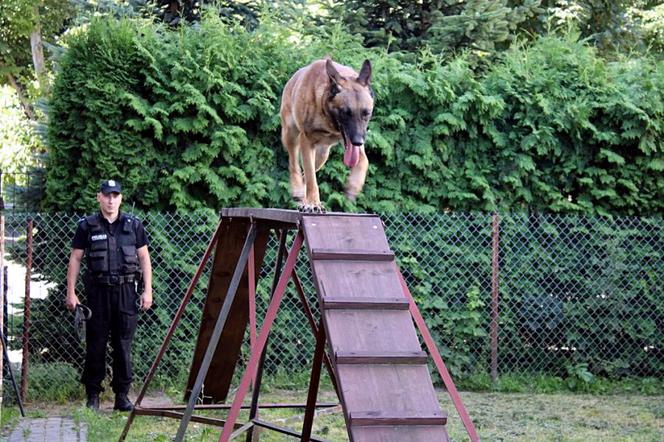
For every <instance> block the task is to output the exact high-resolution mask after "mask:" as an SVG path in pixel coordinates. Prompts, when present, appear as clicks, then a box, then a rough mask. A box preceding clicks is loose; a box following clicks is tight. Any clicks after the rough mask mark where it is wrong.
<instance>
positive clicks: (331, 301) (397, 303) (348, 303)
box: [323, 296, 410, 310]
mask: <svg viewBox="0 0 664 442" xmlns="http://www.w3.org/2000/svg"><path fill="white" fill-rule="evenodd" d="M409 307H410V305H409V303H408V299H406V298H376V297H371V298H368V297H358V298H355V297H336V296H335V297H334V298H328V297H325V298H323V310H330V309H357V310H408V308H409Z"/></svg>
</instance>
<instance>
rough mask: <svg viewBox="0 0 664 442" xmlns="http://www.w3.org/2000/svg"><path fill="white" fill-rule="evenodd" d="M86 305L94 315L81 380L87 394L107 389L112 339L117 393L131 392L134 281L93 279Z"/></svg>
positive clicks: (135, 315)
mask: <svg viewBox="0 0 664 442" xmlns="http://www.w3.org/2000/svg"><path fill="white" fill-rule="evenodd" d="M86 299H87V305H88V307H90V310H91V311H92V317H91V318H90V319H89V320H88V321H87V322H86V331H85V344H86V354H85V365H84V367H83V375H82V377H81V382H82V383H83V384H84V385H85V390H86V393H87V394H88V395H90V394H98V393H100V392H102V391H103V390H104V389H103V387H102V382H103V380H104V377H105V375H106V347H107V346H108V339H109V337H110V340H111V349H112V351H111V357H112V361H113V363H112V365H111V366H112V368H113V377H112V381H111V387H112V389H113V392H114V393H115V394H118V393H128V392H129V387H130V386H131V382H132V380H133V372H132V366H131V344H132V341H133V339H134V333H135V332H136V322H137V318H138V306H137V305H136V299H137V296H136V285H135V283H133V282H131V283H121V284H115V285H107V284H98V283H94V282H93V283H90V284H87V287H86Z"/></svg>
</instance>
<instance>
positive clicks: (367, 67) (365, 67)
mask: <svg viewBox="0 0 664 442" xmlns="http://www.w3.org/2000/svg"><path fill="white" fill-rule="evenodd" d="M357 82H358V83H360V84H361V85H362V86H369V84H370V83H371V63H370V62H369V60H364V63H362V69H360V75H358V76H357Z"/></svg>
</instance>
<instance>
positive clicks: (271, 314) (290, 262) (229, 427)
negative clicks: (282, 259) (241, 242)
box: [219, 231, 304, 442]
mask: <svg viewBox="0 0 664 442" xmlns="http://www.w3.org/2000/svg"><path fill="white" fill-rule="evenodd" d="M303 242H304V236H303V234H302V232H301V231H300V232H298V234H297V236H296V237H295V241H294V242H293V246H292V247H291V250H290V253H289V254H288V259H287V260H286V265H285V266H284V270H283V272H282V273H281V276H280V277H279V283H278V284H277V287H276V289H275V290H274V296H273V297H272V301H271V302H270V306H269V308H268V310H267V314H266V315H265V319H264V320H263V327H262V328H261V332H260V335H259V337H258V342H257V343H256V351H253V352H252V353H251V357H250V358H249V363H248V364H247V368H246V370H245V372H244V375H243V376H242V380H241V381H240V386H239V387H238V390H237V393H236V394H235V399H234V400H233V404H232V406H231V409H230V411H229V413H228V416H227V417H226V424H224V429H223V431H222V433H221V436H220V437H219V441H220V442H227V441H228V440H229V439H230V437H231V434H232V432H233V426H234V425H235V421H236V420H237V417H238V415H239V414H240V407H241V406H242V402H243V401H244V397H245V396H246V394H247V390H248V389H249V383H250V382H251V380H252V379H253V378H254V375H255V373H256V370H257V368H258V362H259V359H260V357H261V353H262V352H263V349H264V348H265V344H266V343H267V337H268V335H269V333H270V329H271V328H272V324H273V323H274V320H275V319H276V317H277V312H278V311H279V306H280V304H281V300H282V299H283V297H284V294H285V292H286V284H288V280H289V279H290V276H291V273H292V271H293V268H294V267H295V262H296V260H297V256H298V254H299V252H300V249H301V248H302V243H303Z"/></svg>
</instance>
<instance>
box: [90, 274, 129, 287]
mask: <svg viewBox="0 0 664 442" xmlns="http://www.w3.org/2000/svg"><path fill="white" fill-rule="evenodd" d="M92 280H93V281H94V282H95V283H97V284H107V285H118V284H123V283H129V282H135V281H136V280H137V278H136V276H135V275H99V276H93V277H92Z"/></svg>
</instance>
